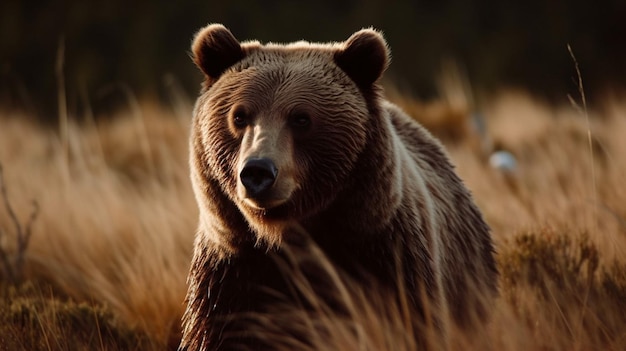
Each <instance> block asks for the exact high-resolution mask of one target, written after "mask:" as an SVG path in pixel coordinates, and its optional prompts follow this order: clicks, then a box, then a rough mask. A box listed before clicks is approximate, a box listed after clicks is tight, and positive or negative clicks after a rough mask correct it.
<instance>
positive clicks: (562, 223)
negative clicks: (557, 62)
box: [0, 92, 626, 350]
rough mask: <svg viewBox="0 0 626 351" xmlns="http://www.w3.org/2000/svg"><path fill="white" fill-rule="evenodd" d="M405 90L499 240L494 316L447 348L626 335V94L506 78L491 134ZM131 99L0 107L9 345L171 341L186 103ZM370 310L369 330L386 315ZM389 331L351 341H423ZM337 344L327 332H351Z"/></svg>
mask: <svg viewBox="0 0 626 351" xmlns="http://www.w3.org/2000/svg"><path fill="white" fill-rule="evenodd" d="M394 100H396V101H398V103H399V104H401V105H402V106H403V107H404V108H405V109H406V110H407V111H410V112H411V113H412V114H413V115H415V116H416V117H417V118H418V119H419V120H422V121H423V122H424V124H425V125H427V126H428V127H429V128H431V129H432V130H433V132H435V133H436V134H438V135H440V136H441V137H442V138H443V139H444V141H445V144H446V146H447V147H448V151H449V153H450V156H451V158H452V159H453V161H454V163H455V164H456V165H457V166H458V168H457V169H458V172H459V174H460V175H461V177H462V178H463V179H464V180H465V182H466V184H467V186H468V187H469V188H470V189H471V190H472V192H473V193H474V195H475V199H476V201H477V203H478V205H479V207H480V208H481V209H482V211H483V213H484V215H485V217H486V219H487V221H488V223H489V224H490V225H491V227H492V229H493V235H494V238H495V241H496V244H497V250H498V262H499V266H500V270H501V273H502V277H501V281H500V288H501V296H500V297H499V299H498V300H497V301H496V302H495V304H493V316H492V319H491V323H490V324H489V325H487V326H486V327H485V328H481V329H480V330H477V331H476V333H475V334H474V335H472V336H470V338H471V339H473V340H471V341H472V342H468V340H462V339H461V338H457V339H455V340H453V342H452V343H451V345H452V346H453V347H454V348H460V349H465V348H466V346H467V345H470V344H471V345H474V346H473V347H474V349H477V350H592V349H595V350H623V349H626V268H625V267H626V266H625V262H624V257H626V188H625V187H624V180H625V179H626V138H624V135H626V103H623V102H620V98H619V97H615V98H613V99H611V98H607V100H606V101H600V102H597V101H596V102H595V106H598V107H597V108H595V109H590V110H588V111H587V110H586V109H584V108H576V106H575V105H574V104H569V105H562V106H556V107H555V106H552V105H549V104H546V103H542V102H541V101H539V100H537V99H532V98H530V97H528V95H526V94H523V93H519V92H508V93H503V94H501V95H499V96H495V97H493V98H491V99H489V100H488V103H486V104H485V105H484V106H483V107H482V109H481V113H482V114H483V115H484V116H485V118H484V122H485V125H486V129H485V133H484V135H483V136H480V137H479V136H478V134H477V133H476V132H475V130H474V129H473V127H472V124H471V123H470V122H471V119H470V118H468V117H467V116H468V114H467V112H469V111H468V110H467V106H465V105H464V104H462V103H461V104H460V105H459V104H458V103H455V102H454V101H452V100H450V101H448V102H447V103H446V102H445V100H442V102H439V103H430V104H424V103H420V102H418V101H414V100H411V99H407V98H402V97H401V96H396V97H395V98H394ZM621 100H622V101H623V99H621ZM129 105H130V106H131V107H132V108H129V109H128V110H125V111H120V112H118V113H116V114H115V115H113V116H108V117H109V118H108V119H103V118H94V117H93V116H90V115H89V114H86V115H81V116H66V115H65V114H62V117H63V118H61V119H60V123H59V126H58V127H56V128H49V127H48V128H44V127H42V126H40V125H38V124H36V123H34V122H32V121H31V119H30V116H26V115H22V114H19V113H7V112H5V113H1V114H0V164H1V165H2V175H3V177H2V185H3V186H4V187H5V190H6V196H3V199H2V201H3V202H2V205H0V235H1V236H0V245H1V246H0V247H1V248H2V252H3V253H6V261H2V263H3V264H2V267H3V271H2V280H1V281H0V282H1V283H2V284H1V288H0V350H167V349H169V350H174V349H175V348H176V345H177V343H178V338H179V337H180V335H179V324H180V317H181V315H182V312H183V308H184V306H183V299H184V294H185V291H186V286H185V279H186V275H187V270H188V267H189V263H190V258H191V251H192V244H193V236H194V231H195V227H196V220H197V209H196V204H195V200H194V198H193V194H192V191H191V188H190V184H189V181H188V166H187V137H188V128H189V124H190V116H191V105H190V103H188V102H187V103H186V102H185V101H184V100H182V102H179V103H177V104H175V105H171V106H170V105H168V106H163V105H159V104H154V103H150V102H147V101H144V102H132V103H131V104H129ZM494 150H506V151H508V152H510V153H511V154H513V155H514V156H515V158H516V161H517V166H516V168H515V170H514V171H513V172H508V171H501V170H499V169H495V168H493V167H491V166H490V165H489V155H490V154H491V152H492V151H494ZM34 203H36V205H34ZM7 205H10V208H11V209H12V210H14V214H15V216H13V215H12V212H11V210H10V209H9V208H8V207H7ZM27 229H30V231H31V234H32V236H31V238H30V241H29V245H28V247H27V248H26V249H25V251H24V252H23V254H22V255H20V254H19V252H20V248H19V246H18V244H17V236H18V232H20V231H21V232H25V231H26V230H27ZM16 259H23V262H24V266H23V269H19V264H17V265H16V263H15V260H16ZM9 267H10V268H11V269H12V270H11V269H9ZM16 267H17V269H16ZM10 278H13V280H14V281H16V282H17V284H10V282H9V280H10ZM357 318H361V320H354V321H349V323H353V324H355V325H359V326H360V327H362V328H364V330H365V331H366V333H365V335H377V334H376V333H373V331H379V333H380V330H388V329H386V328H382V326H381V325H376V324H377V323H379V324H380V323H383V321H384V319H379V318H376V316H371V315H367V314H360V315H358V316H357ZM327 323H329V324H332V323H333V321H327ZM368 331H370V332H372V333H368ZM380 338H381V339H385V342H382V343H376V342H375V340H371V339H366V341H365V342H364V341H363V340H359V343H356V342H355V343H350V342H345V340H344V341H343V343H342V344H341V345H342V349H355V350H356V349H359V350H367V349H372V350H375V349H381V347H382V348H387V349H389V350H401V349H403V348H404V347H406V345H410V342H406V340H405V341H402V338H400V339H398V338H389V335H387V336H384V335H383V336H381V337H380ZM398 340H400V341H398ZM321 342H323V340H322V341H321ZM327 342H328V344H327V345H324V344H319V345H317V346H318V347H323V346H326V348H328V349H333V348H335V347H336V346H337V345H339V344H333V343H332V342H333V339H332V338H331V339H327ZM394 343H396V344H394ZM401 344H402V345H401ZM381 345H382V346H381ZM406 348H407V349H409V348H410V347H406Z"/></svg>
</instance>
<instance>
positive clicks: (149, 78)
mask: <svg viewBox="0 0 626 351" xmlns="http://www.w3.org/2000/svg"><path fill="white" fill-rule="evenodd" d="M210 22H220V23H223V24H225V25H226V26H227V27H229V28H230V29H231V31H232V32H233V33H234V34H235V36H236V37H237V38H239V39H240V40H246V39H258V40H260V41H261V42H267V41H274V42H288V41H294V40H300V39H306V40H310V41H333V40H334V41H339V40H344V39H346V38H347V37H348V36H349V35H350V34H351V33H352V32H354V31H356V30H358V29H360V28H362V27H368V26H374V27H376V28H378V29H381V30H382V31H384V33H385V36H386V38H387V40H388V42H389V45H390V47H391V49H392V56H393V60H392V66H391V69H390V71H389V72H388V75H387V76H388V77H389V78H390V80H391V81H393V82H395V83H396V84H398V85H399V86H401V87H402V88H403V89H408V90H409V91H411V92H412V93H413V94H415V95H416V96H418V97H422V98H430V97H433V95H434V94H435V93H436V79H437V76H438V75H439V74H440V72H441V68H442V62H445V61H446V60H454V61H455V62H457V63H458V64H459V65H461V66H462V67H463V68H464V70H465V71H466V73H467V75H468V77H469V79H470V81H471V82H472V85H473V86H474V88H476V89H478V90H479V91H483V92H490V91H494V90H495V89H498V88H502V87H505V86H513V87H521V88H525V89H528V90H530V91H531V92H534V93H536V94H538V95H542V96H546V97H552V98H559V97H565V96H566V95H567V94H568V93H571V92H574V91H575V90H576V89H577V87H576V84H575V82H574V79H575V77H576V72H575V68H574V63H573V61H572V58H571V57H570V55H569V53H568V50H567V44H570V45H571V47H572V49H573V51H574V53H575V55H576V58H577V60H578V63H579V65H580V67H581V70H582V73H583V79H584V83H585V87H586V89H587V91H588V92H591V93H593V92H598V91H600V90H602V89H604V88H606V87H618V88H622V87H623V86H624V84H625V83H626V45H625V44H626V1H623V0H603V1H594V2H592V1H589V0H551V1H540V0H525V1H515V2H505V1H495V0H477V1H473V2H469V1H465V0H441V1H432V0H421V1H410V0H385V1H383V0H364V1H356V0H347V1H339V0H317V1H302V2H297V1H286V0H266V1H263V2H255V1H251V0H246V1H230V2H229V1H223V0H222V1H203V2H198V1H194V2H182V1H179V2H174V1H166V0H153V1H146V0H138V1H122V0H106V1H102V0H94V1H78V0H47V1H42V0H29V1H23V0H22V1H19V0H3V1H2V2H1V3H0V104H2V105H4V106H5V107H7V106H8V107H9V108H26V109H28V110H31V111H33V112H36V114H37V115H39V116H42V118H45V117H49V118H53V119H54V118H55V116H56V112H55V111H56V109H57V101H58V98H57V92H58V90H59V87H58V82H59V80H58V75H57V73H58V72H59V70H58V69H57V63H59V62H62V63H63V77H64V78H65V84H64V86H65V91H66V93H67V101H68V106H69V108H70V110H72V109H74V110H75V109H80V108H82V107H84V106H90V107H93V108H99V107H101V106H104V107H106V106H110V105H115V101H116V98H115V96H116V95H117V96H118V97H117V98H118V99H122V100H123V97H122V98H120V96H122V95H124V94H128V93H129V92H132V93H133V94H135V95H137V96H139V97H141V96H145V95H149V96H160V97H164V96H165V95H166V94H165V93H164V92H165V91H166V89H167V87H168V86H169V85H171V84H173V83H176V84H178V85H179V86H181V87H182V89H183V90H184V91H185V92H186V93H188V94H189V95H190V96H194V95H195V94H196V92H197V90H198V84H199V82H200V79H201V77H200V74H199V73H198V72H197V70H196V69H195V67H194V66H193V64H192V63H191V60H190V59H189V56H188V53H189V46H190V43H191V38H192V36H193V34H194V33H195V32H196V31H197V30H198V29H199V28H200V27H202V26H204V25H205V24H207V23H210ZM59 53H62V54H63V55H62V56H60V55H59ZM61 58H62V60H61ZM168 84H169V85H168ZM81 106H82V107H81Z"/></svg>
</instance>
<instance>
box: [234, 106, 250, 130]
mask: <svg viewBox="0 0 626 351" xmlns="http://www.w3.org/2000/svg"><path fill="white" fill-rule="evenodd" d="M233 124H234V125H235V127H237V128H244V127H245V126H247V125H248V115H247V114H246V111H244V110H242V109H237V110H235V111H234V112H233Z"/></svg>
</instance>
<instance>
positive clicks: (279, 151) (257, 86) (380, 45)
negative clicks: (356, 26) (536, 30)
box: [191, 24, 389, 243]
mask: <svg viewBox="0 0 626 351" xmlns="http://www.w3.org/2000/svg"><path fill="white" fill-rule="evenodd" d="M192 55H193V60H194V62H195V64H196V65H197V66H198V67H199V68H200V70H202V72H203V73H204V75H205V83H204V87H203V90H202V93H201V95H200V97H199V98H198V101H197V103H196V107H195V110H194V132H193V133H192V150H191V152H192V156H191V157H192V162H194V161H193V160H195V163H192V172H195V173H196V174H195V175H192V177H193V178H195V181H194V189H195V191H196V196H198V197H210V196H216V192H217V193H220V194H221V195H222V196H224V197H226V198H227V199H228V201H230V202H231V204H234V205H235V206H236V208H237V209H238V211H239V212H240V213H241V215H242V216H243V218H244V219H245V221H246V222H247V225H248V226H249V228H251V229H252V231H254V232H255V234H256V235H257V236H259V237H261V239H264V240H266V241H269V242H273V243H276V242H278V241H280V238H279V237H278V236H280V233H281V230H282V228H284V226H285V225H289V224H297V223H298V222H299V221H301V220H303V219H306V218H310V217H314V216H315V215H316V214H319V213H320V212H322V211H324V210H325V209H326V208H327V207H328V206H329V205H330V204H331V203H332V202H333V200H334V199H335V197H336V196H337V194H339V193H341V191H342V190H344V189H345V188H346V186H347V185H348V184H350V182H351V173H352V172H353V171H354V169H355V164H356V163H357V160H358V158H359V155H360V154H361V152H362V151H363V149H364V148H365V147H366V144H367V143H368V139H369V138H370V133H371V128H370V127H371V122H372V119H373V118H379V115H380V114H379V112H378V110H379V108H380V106H379V105H380V101H379V93H378V91H379V88H378V85H377V81H378V80H379V78H380V77H381V75H382V73H383V71H384V70H385V68H386V67H387V64H388V56H389V53H388V49H387V45H386V42H385V40H384V39H383V37H382V36H381V34H379V33H378V32H376V31H374V30H371V29H364V30H361V31H359V32H356V33H355V34H353V35H352V36H351V37H350V38H349V39H348V40H347V41H345V42H343V43H332V44H314V43H308V42H296V43H292V44H287V45H279V44H271V43H270V44H267V45H261V44H260V43H258V42H243V43H240V42H239V41H237V39H235V37H234V36H233V35H232V34H231V32H230V31H229V30H228V29H226V28H225V27H223V26H222V25H216V24H213V25H209V26H207V27H205V28H203V29H202V30H200V31H199V32H198V33H197V35H196V37H195V39H194V41H193V45H192ZM194 167H195V169H194ZM199 183H201V184H199ZM210 186H213V187H219V188H220V189H217V190H216V189H208V188H209V187H210ZM212 200H214V199H210V198H207V199H205V201H204V202H205V203H206V202H207V201H209V202H210V201H212ZM200 203H202V201H200ZM201 206H202V205H201ZM202 210H203V209H201V211H202ZM214 210H215V209H214ZM220 211H223V209H221V210H220Z"/></svg>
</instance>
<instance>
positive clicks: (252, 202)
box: [243, 198, 287, 211]
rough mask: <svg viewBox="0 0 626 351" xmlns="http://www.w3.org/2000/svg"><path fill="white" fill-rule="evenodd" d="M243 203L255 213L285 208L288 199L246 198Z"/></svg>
mask: <svg viewBox="0 0 626 351" xmlns="http://www.w3.org/2000/svg"><path fill="white" fill-rule="evenodd" d="M243 202H244V203H245V204H246V205H247V206H248V207H250V208H252V209H254V210H255V211H270V210H272V209H274V208H278V207H281V206H283V205H284V204H285V203H286V202H287V199H252V198H245V199H243Z"/></svg>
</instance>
